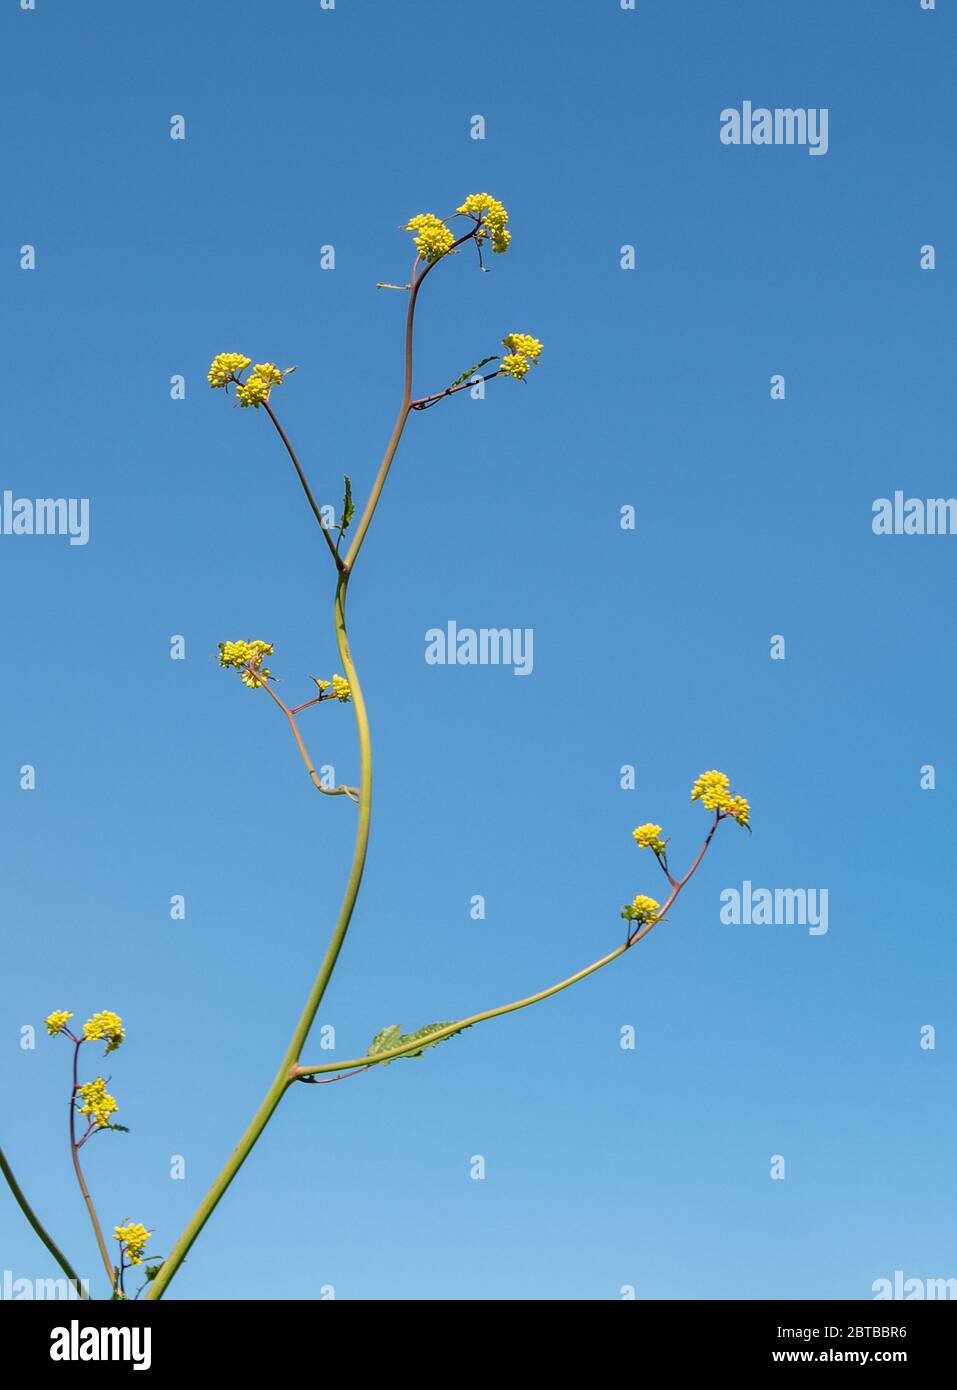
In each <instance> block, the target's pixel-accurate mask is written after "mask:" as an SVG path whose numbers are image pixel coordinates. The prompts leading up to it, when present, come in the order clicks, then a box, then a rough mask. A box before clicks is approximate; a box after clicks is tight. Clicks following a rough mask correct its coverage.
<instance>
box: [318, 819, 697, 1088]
mask: <svg viewBox="0 0 957 1390" xmlns="http://www.w3.org/2000/svg"><path fill="white" fill-rule="evenodd" d="M719 820H721V817H720V816H718V815H716V816H715V818H714V821H713V822H712V825H711V829H710V830H709V831H708V834H707V836H706V838H705V842H704V844H703V845H702V846H701V849H700V850H699V851H698V854H697V857H696V858H695V860H694V863H693V864H692V865H691V868H690V869H689V870H688V872H687V873H686V874H685V876H684V878H681V879H672V880H671V882H672V889H671V892H670V894H669V895H668V899H667V901H666V903H665V904H664V906H663V907H662V908H661V909H660V910H659V912H658V913H657V915H656V916H655V917H653V918H652V919H651V921H650V922H646V923H645V924H644V925H643V926H642V927H641V928H640V929H639V930H638V931H636V932H635V934H634V935H633V936H630V937H629V938H628V940H627V941H626V942H624V944H623V945H621V946H618V947H616V949H615V950H614V951H609V952H608V954H607V956H602V957H601V959H600V960H596V961H592V963H591V965H586V966H585V968H584V969H583V970H577V971H576V972H575V974H574V975H569V976H568V978H567V979H565V980H559V982H558V984H556V985H549V986H548V988H547V989H540V990H539V991H538V993H537V994H529V995H528V996H527V997H526V998H525V999H515V1000H513V1001H512V1002H511V1003H510V1004H500V1005H499V1006H498V1008H495V1009H485V1010H483V1012H482V1013H480V1014H470V1015H469V1017H468V1018H461V1019H459V1021H458V1022H457V1023H449V1024H446V1026H445V1027H444V1028H436V1030H435V1032H434V1033H430V1034H429V1043H428V1045H429V1046H430V1047H431V1045H432V1044H433V1043H438V1042H441V1041H442V1040H443V1038H450V1037H452V1036H453V1034H455V1033H460V1032H461V1031H462V1029H463V1028H471V1027H472V1025H473V1024H474V1023H484V1022H485V1021H486V1020H487V1019H490V1018H501V1017H502V1015H503V1014H513V1013H515V1012H517V1010H519V1009H527V1008H529V1007H530V1005H532V1004H540V1003H541V1002H542V1000H543V999H551V997H552V995H554V994H560V993H561V991H562V990H563V989H568V988H569V987H570V986H571V985H577V984H578V982H579V980H585V979H587V978H588V976H589V975H594V973H595V971H596V970H601V969H603V968H604V966H606V965H610V964H611V963H612V961H613V960H617V959H618V957H619V956H623V955H624V954H625V952H626V951H629V950H630V949H631V947H632V946H636V945H637V944H638V942H639V941H642V940H643V939H644V938H645V937H646V936H647V935H648V933H649V932H650V931H652V930H653V929H654V927H655V925H656V924H657V923H658V922H660V921H661V920H662V919H663V918H664V916H665V914H666V913H667V912H668V911H669V909H670V908H671V906H672V904H673V903H674V902H675V900H676V899H677V897H678V895H679V893H680V892H681V890H682V889H683V888H684V886H685V884H686V883H687V882H688V880H689V879H690V878H692V877H693V875H694V874H695V873H696V872H697V869H698V866H699V865H700V863H701V861H702V859H703V858H704V857H705V854H706V853H707V851H708V846H709V845H710V844H711V841H712V839H713V837H714V832H715V830H717V828H718V822H719ZM421 1047H422V1039H421V1038H420V1039H418V1040H417V1041H416V1042H412V1043H406V1045H405V1046H404V1047H393V1048H390V1049H389V1051H388V1052H377V1053H376V1054H375V1056H373V1057H369V1056H365V1057H353V1058H352V1059H351V1060H349V1061H347V1062H325V1063H323V1064H322V1065H321V1066H311V1067H302V1066H295V1067H294V1068H293V1076H294V1078H295V1079H296V1080H299V1079H300V1078H302V1077H305V1076H318V1075H319V1074H320V1073H322V1072H330V1071H336V1072H344V1071H350V1070H354V1069H355V1068H361V1069H362V1070H363V1071H364V1070H366V1068H368V1067H373V1066H378V1065H379V1064H380V1063H382V1062H391V1061H392V1059H393V1058H394V1057H404V1056H406V1055H407V1054H408V1053H409V1052H418V1051H419V1049H420V1048H421Z"/></svg>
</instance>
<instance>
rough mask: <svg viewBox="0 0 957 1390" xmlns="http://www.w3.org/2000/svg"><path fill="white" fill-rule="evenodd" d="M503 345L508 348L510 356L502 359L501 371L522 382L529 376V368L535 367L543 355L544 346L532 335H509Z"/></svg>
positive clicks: (504, 339)
mask: <svg viewBox="0 0 957 1390" xmlns="http://www.w3.org/2000/svg"><path fill="white" fill-rule="evenodd" d="M502 345H503V346H504V347H507V348H508V356H507V357H503V358H502V363H501V366H500V367H499V371H500V372H502V373H503V375H505V376H512V377H514V378H515V379H516V381H521V380H522V378H523V377H525V376H527V375H528V369H529V367H532V366H534V365H535V363H536V362H537V361H538V359H539V357H540V356H541V355H542V344H541V343H540V342H539V340H538V339H537V338H533V337H532V335H531V334H530V333H507V334H506V335H505V337H504V338H503V339H502Z"/></svg>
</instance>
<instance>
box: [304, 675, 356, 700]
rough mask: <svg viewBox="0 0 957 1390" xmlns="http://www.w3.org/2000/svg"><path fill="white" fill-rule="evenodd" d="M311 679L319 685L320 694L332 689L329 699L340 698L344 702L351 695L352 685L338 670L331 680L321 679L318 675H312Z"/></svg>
mask: <svg viewBox="0 0 957 1390" xmlns="http://www.w3.org/2000/svg"><path fill="white" fill-rule="evenodd" d="M312 679H313V680H314V681H315V682H316V685H317V686H318V687H319V693H320V695H324V694H325V693H326V691H327V690H330V689H331V690H332V694H331V695H330V696H329V699H330V700H333V699H335V700H341V701H342V703H343V704H345V703H346V701H347V700H348V699H350V698H351V696H352V686H351V685H350V684H349V682H348V681H347V680H346V679H345V678H344V677H343V676H340V675H339V674H338V672H337V673H336V674H335V675H334V676H333V678H332V680H331V681H321V680H320V679H319V677H318V676H313V678H312Z"/></svg>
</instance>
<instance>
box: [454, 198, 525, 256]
mask: <svg viewBox="0 0 957 1390" xmlns="http://www.w3.org/2000/svg"><path fill="white" fill-rule="evenodd" d="M455 211H456V212H457V213H460V214H461V215H462V216H463V217H474V218H475V220H476V222H478V223H480V230H479V232H478V233H477V235H478V236H479V237H481V238H483V239H485V238H487V237H489V236H490V237H491V238H492V250H493V251H496V252H498V254H499V255H501V254H502V252H503V251H507V250H508V244H509V242H510V241H511V239H512V234H511V232H510V231H508V230H507V229H506V226H505V224H506V222H507V221H508V213H507V212H506V211H505V208H504V207H503V206H502V204H501V203H500V202H499V200H498V199H497V198H493V197H492V195H491V193H470V194H469V196H468V197H467V198H466V200H465V202H464V203H462V204H461V206H460V207H457V208H456V209H455Z"/></svg>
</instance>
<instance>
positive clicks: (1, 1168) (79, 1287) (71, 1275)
mask: <svg viewBox="0 0 957 1390" xmlns="http://www.w3.org/2000/svg"><path fill="white" fill-rule="evenodd" d="M0 1173H3V1176H4V1177H5V1178H6V1180H7V1184H8V1186H9V1188H10V1191H11V1192H12V1193H13V1196H14V1199H15V1201H16V1203H17V1205H18V1207H19V1208H20V1210H21V1211H22V1212H23V1214H24V1216H25V1217H26V1218H27V1220H28V1221H29V1223H30V1225H31V1226H32V1227H33V1229H34V1230H35V1231H36V1233H37V1235H38V1236H39V1237H40V1239H41V1240H42V1241H43V1244H44V1245H45V1246H46V1248H47V1249H48V1250H49V1252H50V1254H51V1255H52V1256H53V1258H54V1259H55V1260H56V1262H57V1264H58V1265H59V1266H60V1268H61V1269H62V1270H63V1273H64V1274H65V1275H66V1277H67V1278H68V1279H69V1280H70V1282H71V1283H72V1285H73V1287H74V1289H75V1290H76V1293H77V1295H78V1296H79V1297H80V1298H86V1299H88V1298H89V1297H90V1295H89V1294H88V1293H87V1291H86V1289H85V1288H84V1286H83V1284H81V1282H80V1276H79V1275H78V1274H77V1272H76V1270H75V1269H74V1268H73V1266H72V1265H71V1264H70V1261H69V1260H68V1259H67V1257H66V1256H65V1255H64V1253H63V1251H62V1250H61V1249H60V1247H59V1246H58V1245H57V1244H56V1242H55V1241H54V1240H53V1238H52V1236H50V1235H48V1234H47V1232H46V1229H45V1228H44V1226H43V1223H42V1222H41V1220H40V1218H39V1217H38V1216H37V1214H36V1212H35V1211H34V1210H33V1208H32V1207H31V1205H30V1203H29V1202H28V1201H27V1199H26V1196H25V1195H24V1192H23V1189H22V1188H21V1186H20V1184H19V1183H18V1182H17V1180H16V1178H15V1177H14V1174H13V1169H12V1168H11V1167H10V1164H9V1163H8V1162H7V1157H6V1154H5V1153H4V1152H3V1149H0Z"/></svg>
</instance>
